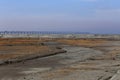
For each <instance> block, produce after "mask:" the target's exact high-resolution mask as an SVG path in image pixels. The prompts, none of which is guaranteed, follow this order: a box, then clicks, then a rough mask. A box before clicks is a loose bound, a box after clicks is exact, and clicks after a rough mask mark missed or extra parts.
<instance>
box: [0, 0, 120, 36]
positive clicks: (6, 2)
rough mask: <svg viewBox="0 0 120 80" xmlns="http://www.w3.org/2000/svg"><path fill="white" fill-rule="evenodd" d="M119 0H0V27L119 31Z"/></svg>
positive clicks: (72, 30) (12, 28)
mask: <svg viewBox="0 0 120 80" xmlns="http://www.w3.org/2000/svg"><path fill="white" fill-rule="evenodd" d="M119 3H120V0H0V31H58V32H61V31H63V32H89V33H101V34H104V33H105V34H106V33H109V34H120V31H119V30H120V5H119Z"/></svg>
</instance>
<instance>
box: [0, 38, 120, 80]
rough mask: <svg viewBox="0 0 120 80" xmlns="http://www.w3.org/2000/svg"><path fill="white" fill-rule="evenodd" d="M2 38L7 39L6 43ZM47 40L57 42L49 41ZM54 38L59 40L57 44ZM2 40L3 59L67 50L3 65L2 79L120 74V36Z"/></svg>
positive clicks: (88, 79) (109, 78)
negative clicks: (119, 37) (112, 37)
mask: <svg viewBox="0 0 120 80" xmlns="http://www.w3.org/2000/svg"><path fill="white" fill-rule="evenodd" d="M8 40H10V39H8ZM14 40H15V41H14ZM2 41H3V42H4V41H6V43H5V42H4V43H3V44H2ZM11 41H13V42H11ZM19 41H20V42H19ZM8 42H10V43H8ZM44 42H45V44H43V43H44ZM47 42H48V43H49V44H50V43H52V44H53V45H51V44H50V45H47ZM53 42H55V43H58V44H57V45H54V43H53ZM0 43H1V46H0V55H1V56H0V58H1V60H2V59H3V60H4V59H7V60H8V59H14V58H18V57H19V56H22V57H23V56H24V58H27V57H28V56H29V55H31V54H32V55H38V54H48V53H49V54H50V53H54V52H55V53H56V52H59V51H64V52H60V53H59V54H55V55H48V56H42V57H40V56H39V57H37V58H32V59H30V60H24V61H21V62H17V63H11V64H7V65H1V66H0V71H1V72H0V80H114V79H117V78H114V79H113V77H114V75H116V74H117V76H119V74H118V71H119V69H120V41H119V40H111V39H55V40H46V39H45V40H39V39H11V40H10V41H7V40H6V39H2V40H1V42H0ZM11 43H12V44H11ZM3 54H4V56H2V55H3ZM10 54H12V55H10ZM14 55H15V56H14ZM16 55H17V56H16ZM22 57H21V59H23V58H22Z"/></svg>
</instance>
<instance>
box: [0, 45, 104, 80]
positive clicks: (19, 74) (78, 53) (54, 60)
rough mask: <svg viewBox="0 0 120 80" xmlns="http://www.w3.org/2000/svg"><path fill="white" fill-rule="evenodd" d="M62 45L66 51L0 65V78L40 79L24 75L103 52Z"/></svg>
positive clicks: (42, 71)
mask: <svg viewBox="0 0 120 80" xmlns="http://www.w3.org/2000/svg"><path fill="white" fill-rule="evenodd" d="M62 47H63V49H64V50H66V51H67V52H66V53H61V54H56V55H52V56H47V57H43V58H37V59H33V60H28V61H26V62H24V63H23V62H20V63H16V64H10V65H3V66H0V80H40V79H37V77H34V76H32V79H29V77H26V76H29V75H31V74H36V75H37V74H40V73H44V72H50V71H53V70H55V69H59V68H63V67H66V66H69V65H73V64H75V63H78V62H84V61H85V60H87V59H89V58H90V57H92V56H97V55H101V54H103V52H101V51H99V50H94V49H90V48H84V47H76V46H68V45H62ZM41 80H42V78H41ZM43 80H44V79H43Z"/></svg>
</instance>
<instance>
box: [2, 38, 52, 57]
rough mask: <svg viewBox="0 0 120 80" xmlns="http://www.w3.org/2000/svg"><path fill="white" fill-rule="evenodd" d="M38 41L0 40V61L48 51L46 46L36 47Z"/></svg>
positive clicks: (40, 41) (24, 39)
mask: <svg viewBox="0 0 120 80" xmlns="http://www.w3.org/2000/svg"><path fill="white" fill-rule="evenodd" d="M43 41H45V40H39V39H34V38H33V39H27V38H23V39H0V59H11V58H17V57H23V56H27V55H31V54H43V53H45V52H48V51H50V48H49V47H48V46H44V45H43V46H42V45H38V44H39V43H42V42H43Z"/></svg>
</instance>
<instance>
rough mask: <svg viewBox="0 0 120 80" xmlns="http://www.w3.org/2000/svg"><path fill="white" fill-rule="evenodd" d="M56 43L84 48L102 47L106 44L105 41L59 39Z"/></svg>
mask: <svg viewBox="0 0 120 80" xmlns="http://www.w3.org/2000/svg"><path fill="white" fill-rule="evenodd" d="M58 42H61V43H64V44H69V45H78V46H85V47H95V46H100V45H103V44H104V43H106V42H107V40H103V39H78V40H74V39H73V40H68V39H61V40H58Z"/></svg>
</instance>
